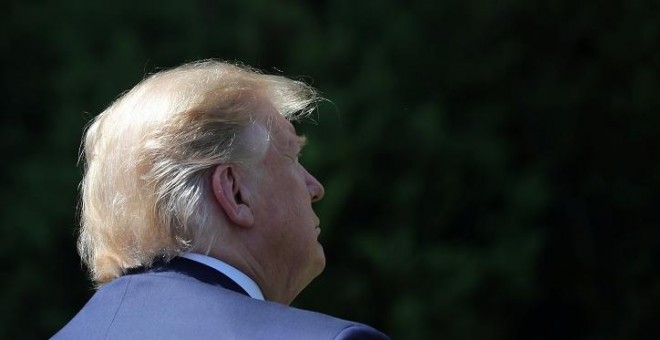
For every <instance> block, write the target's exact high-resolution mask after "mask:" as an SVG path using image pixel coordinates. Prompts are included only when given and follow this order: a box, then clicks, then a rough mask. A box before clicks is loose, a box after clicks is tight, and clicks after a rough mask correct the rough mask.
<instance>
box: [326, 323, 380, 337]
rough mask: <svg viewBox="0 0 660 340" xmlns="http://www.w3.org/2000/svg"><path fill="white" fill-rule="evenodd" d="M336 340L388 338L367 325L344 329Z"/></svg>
mask: <svg viewBox="0 0 660 340" xmlns="http://www.w3.org/2000/svg"><path fill="white" fill-rule="evenodd" d="M335 339H336V340H358V339H359V340H389V339H390V338H389V337H388V336H387V335H385V334H383V333H381V332H379V331H378V330H376V329H374V328H372V327H369V326H367V325H362V324H356V325H351V326H349V327H346V328H344V329H343V330H342V331H341V332H339V334H337V336H336V337H335Z"/></svg>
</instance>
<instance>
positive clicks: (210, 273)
mask: <svg viewBox="0 0 660 340" xmlns="http://www.w3.org/2000/svg"><path fill="white" fill-rule="evenodd" d="M162 272H176V273H180V274H183V275H186V276H190V277H193V278H195V279H197V280H199V281H201V282H204V283H208V284H210V285H214V286H220V287H223V288H225V289H229V290H232V291H234V292H236V293H239V294H243V295H246V296H250V295H249V294H248V293H247V292H246V291H245V290H244V289H243V288H241V286H239V285H238V284H237V283H236V282H234V281H232V280H231V279H230V278H229V277H227V275H225V274H223V273H221V272H219V271H217V270H215V269H213V268H211V267H209V266H207V265H204V264H201V263H199V262H196V261H193V260H189V259H186V258H183V257H175V258H173V259H172V260H170V261H169V262H165V261H157V262H155V263H154V264H153V265H152V266H151V267H149V268H144V267H139V268H133V269H129V270H128V272H127V274H139V273H162Z"/></svg>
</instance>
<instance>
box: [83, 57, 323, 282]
mask: <svg viewBox="0 0 660 340" xmlns="http://www.w3.org/2000/svg"><path fill="white" fill-rule="evenodd" d="M264 99H265V100H268V101H270V103H272V104H273V106H274V107H275V108H276V109H277V110H278V112H279V113H280V114H282V115H283V116H285V117H286V118H288V119H290V120H294V119H297V118H298V117H300V116H301V115H305V114H307V113H309V112H311V110H312V109H313V104H314V103H316V102H317V100H318V99H319V98H318V96H317V95H316V92H315V91H314V89H312V88H311V87H309V86H308V85H306V84H304V83H302V82H299V81H294V80H291V79H288V78H284V77H281V76H272V75H264V74H261V73H260V72H258V71H256V70H253V69H249V68H247V67H244V66H238V65H234V64H229V63H225V62H220V61H213V60H207V61H201V62H195V63H190V64H186V65H183V66H180V67H177V68H174V69H170V70H166V71H162V72H159V73H156V74H153V75H151V76H149V77H147V78H145V79H144V80H143V81H142V82H140V83H139V84H138V85H136V86H135V87H134V88H133V89H131V90H130V91H128V92H127V93H125V94H124V95H123V96H121V97H120V98H119V99H117V100H116V101H115V102H114V103H113V104H112V105H111V106H110V107H108V108H107V109H106V110H105V111H103V112H102V113H101V114H99V115H98V116H97V117H96V118H95V119H94V120H93V121H92V122H91V125H90V126H89V128H88V129H87V132H86V133H85V136H84V140H83V154H84V163H85V173H84V177H83V181H82V184H81V229H80V237H79V240H78V249H79V252H80V255H81V257H82V259H83V261H84V262H85V263H86V264H87V266H88V267H89V269H90V272H91V275H92V278H93V279H94V281H96V282H97V283H99V284H103V283H105V282H108V281H110V280H112V279H114V278H116V277H118V276H120V275H122V273H123V272H125V270H126V269H128V268H132V267H138V266H149V265H150V264H152V263H153V261H155V260H157V259H161V258H162V259H166V260H167V259H169V258H172V257H174V256H176V255H177V254H179V253H181V252H183V251H186V250H189V249H191V248H193V247H195V246H196V245H198V243H199V242H201V241H202V240H203V241H204V242H205V243H206V244H208V243H209V242H212V240H214V239H216V238H218V237H222V235H220V230H221V228H218V227H217V223H218V219H217V218H216V216H215V211H214V208H213V206H212V205H211V204H210V203H209V200H208V199H207V198H208V197H209V195H210V194H211V193H210V192H209V175H210V171H211V170H212V169H213V166H214V165H217V164H227V163H231V164H238V165H241V166H249V165H250V164H251V163H253V162H255V161H257V160H258V159H260V157H262V156H263V152H264V151H265V148H264V145H265V143H267V138H261V139H260V140H255V139H258V138H254V134H250V133H248V131H249V129H250V127H252V126H254V124H255V122H256V119H257V118H258V117H257V115H258V112H257V111H258V107H259V101H260V100H264Z"/></svg>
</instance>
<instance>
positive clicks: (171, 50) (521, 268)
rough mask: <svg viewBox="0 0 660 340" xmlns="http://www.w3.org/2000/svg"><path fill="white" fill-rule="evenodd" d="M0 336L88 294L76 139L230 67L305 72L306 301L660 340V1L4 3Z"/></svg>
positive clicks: (541, 334) (51, 324)
mask: <svg viewBox="0 0 660 340" xmlns="http://www.w3.org/2000/svg"><path fill="white" fill-rule="evenodd" d="M1 7H2V8H3V10H2V14H1V16H2V17H0V19H1V20H0V32H2V34H1V35H0V48H1V51H2V53H1V55H0V58H1V64H2V67H3V71H2V82H1V88H0V89H1V91H2V100H0V105H1V106H0V115H2V117H1V122H2V125H1V128H0V155H1V156H0V159H1V162H2V166H1V167H0V180H1V185H2V189H1V190H0V228H1V229H0V245H1V247H0V261H1V264H2V281H1V283H0V292H1V294H2V295H1V296H0V301H1V303H0V338H26V339H27V338H45V337H47V336H50V335H52V334H53V333H54V332H56V331H57V330H58V329H59V328H60V327H62V326H63V325H64V324H65V323H66V322H67V321H68V320H69V319H70V318H71V317H72V316H73V315H74V314H75V313H76V312H77V311H78V310H79V308H80V307H81V306H82V305H83V304H84V302H85V301H86V300H87V299H88V298H89V296H90V295H91V294H92V292H93V290H92V288H91V284H90V282H89V281H88V280H87V279H86V275H85V272H84V269H82V268H81V265H80V261H79V259H78V257H77V254H76V250H75V233H76V231H75V229H76V223H77V222H76V204H77V203H76V202H77V185H78V182H79V180H80V176H81V171H80V169H79V168H78V167H77V166H76V160H77V153H78V148H79V141H80V137H81V133H82V128H83V126H84V125H85V123H86V122H87V121H88V120H89V119H90V118H91V117H93V116H94V115H96V114H98V113H99V112H100V111H102V110H103V109H104V108H105V107H106V106H107V105H108V104H109V103H110V102H111V101H112V100H113V99H114V98H116V97H117V96H118V95H119V94H120V93H121V92H123V91H125V90H128V89H129V88H131V87H132V86H133V85H134V84H135V83H137V82H138V81H139V80H140V79H141V78H142V77H143V76H144V74H146V73H149V72H153V71H155V70H158V69H159V68H163V67H172V66H176V65H178V64H181V63H183V62H186V61H193V60H197V59H203V58H210V57H216V58H221V59H225V60H230V61H242V62H245V63H247V64H249V65H252V66H255V67H258V68H261V69H264V70H266V71H267V72H275V73H280V71H278V70H281V73H282V74H284V75H288V76H293V77H296V78H298V79H304V80H306V81H308V82H311V83H312V84H313V85H314V86H316V87H317V88H319V89H320V90H321V91H322V92H323V94H324V96H326V97H327V98H329V99H330V100H331V101H332V103H325V104H323V105H321V107H320V108H319V114H318V115H317V116H315V117H314V121H315V122H316V123H314V122H313V121H310V122H307V123H304V124H301V125H300V130H301V131H303V132H305V133H306V134H308V136H309V137H310V145H309V147H308V149H307V150H306V153H305V155H304V156H303V162H305V163H306V164H307V165H308V168H309V169H310V170H311V171H312V172H313V173H314V174H316V175H317V177H318V178H319V179H320V180H321V181H322V182H323V183H324V184H325V187H326V197H325V199H324V200H323V201H322V202H320V203H319V204H318V205H317V212H318V213H319V214H320V217H321V220H322V227H323V230H324V233H323V235H322V241H323V243H324V246H325V249H326V253H327V256H328V267H327V268H326V271H325V273H324V274H323V275H322V276H321V277H320V278H319V279H317V280H316V281H315V282H314V283H312V285H310V286H309V287H308V289H307V290H306V291H305V292H304V293H303V294H302V295H301V296H300V297H299V298H298V300H296V302H295V305H296V306H299V307H303V308H308V309H313V310H318V311H322V312H325V313H329V314H333V315H336V316H339V317H343V318H350V319H355V320H359V321H362V322H365V323H369V324H371V325H373V326H375V327H377V328H380V329H382V330H383V331H385V332H386V333H388V334H390V335H391V336H392V337H394V338H396V339H431V338H437V339H572V338H576V339H650V338H657V337H658V336H660V332H659V329H660V326H659V325H658V321H659V319H658V316H659V315H660V277H659V270H658V259H659V258H658V255H659V251H658V249H659V248H660V232H659V230H658V224H659V222H660V218H659V216H660V213H658V204H659V203H660V195H659V194H658V191H659V189H660V150H659V145H660V143H659V139H658V137H657V134H658V133H657V130H658V128H659V127H660V116H659V114H660V112H659V109H660V96H659V94H660V93H659V91H658V90H659V89H660V79H659V73H658V72H659V68H660V57H659V55H660V2H658V1H619V2H618V3H616V2H608V1H602V2H600V1H573V0H553V1H519V0H503V1H485V0H467V1H466V0H445V1H435V0H428V1H410V2H403V1H392V0H389V1H388V0H379V1H375V0H364V1H359V0H353V1H349V0H334V1H332V0H326V1H272V0H243V1H234V2H231V1H210V0H209V1H201V0H199V1H180V2H169V1H156V0H150V1H112V2H110V1H106V2H101V1H87V0H61V1H56V2H55V1H52V2H44V1H30V0H27V1H25V0H23V1H18V0H12V1H5V2H4V3H3V5H2V6H1Z"/></svg>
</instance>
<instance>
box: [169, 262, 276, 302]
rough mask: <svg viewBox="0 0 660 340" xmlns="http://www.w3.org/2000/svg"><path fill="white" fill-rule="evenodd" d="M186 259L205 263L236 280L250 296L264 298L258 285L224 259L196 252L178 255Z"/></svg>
mask: <svg viewBox="0 0 660 340" xmlns="http://www.w3.org/2000/svg"><path fill="white" fill-rule="evenodd" d="M179 256H181V257H185V258H187V259H188V260H192V261H195V262H198V263H201V264H204V265H207V266H209V267H211V268H213V269H215V270H217V271H219V272H221V273H223V274H225V275H227V277H229V278H230V279H231V280H232V281H234V282H236V284H238V285H239V286H241V288H243V290H245V292H247V293H248V295H250V297H251V298H253V299H257V300H264V295H263V294H262V293H261V289H259V286H257V284H256V283H255V282H254V281H253V280H252V279H251V278H250V277H248V276H247V275H245V274H243V273H242V272H241V271H240V270H238V269H236V268H234V267H232V266H230V265H229V264H227V263H226V262H224V261H221V260H218V259H216V258H214V257H210V256H206V255H202V254H197V253H183V254H181V255H179Z"/></svg>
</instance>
